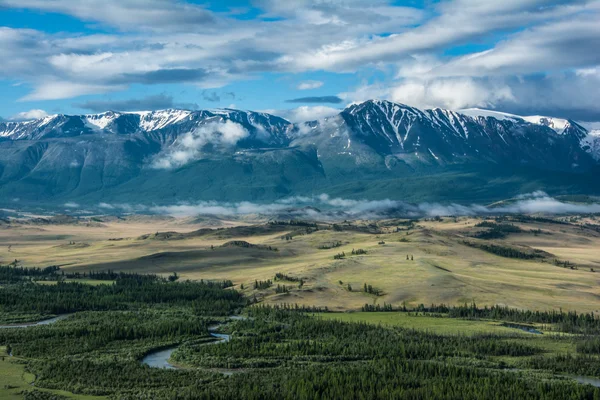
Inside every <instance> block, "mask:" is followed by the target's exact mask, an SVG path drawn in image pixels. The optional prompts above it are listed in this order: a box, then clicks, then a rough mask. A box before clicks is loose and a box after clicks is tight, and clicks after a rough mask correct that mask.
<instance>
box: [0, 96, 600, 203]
mask: <svg viewBox="0 0 600 400" xmlns="http://www.w3.org/2000/svg"><path fill="white" fill-rule="evenodd" d="M598 137H599V136H598V135H597V134H595V133H590V132H588V131H586V130H585V129H584V128H583V127H581V126H580V125H578V124H576V123H575V122H573V121H565V120H557V119H551V118H547V117H535V118H533V117H531V118H530V117H519V116H514V115H510V114H501V113H496V112H489V111H484V110H465V111H463V112H455V111H449V110H442V109H433V110H419V109H416V108H413V107H409V106H406V105H403V104H395V103H391V102H386V101H377V100H373V101H368V102H364V103H361V104H355V105H351V106H350V107H348V108H346V109H345V110H343V111H342V112H341V113H340V114H339V115H337V116H334V117H332V118H328V119H325V120H321V121H313V122H307V123H304V124H298V125H293V124H291V123H289V122H288V121H286V120H284V119H282V118H279V117H276V116H272V115H269V114H265V113H255V112H250V111H239V110H229V109H227V110H202V111H187V110H163V111H154V112H135V113H119V112H106V113H102V114H97V115H81V116H66V115H55V116H49V117H46V118H43V119H40V120H36V121H26V122H0V196H1V199H3V200H2V201H0V202H2V203H3V204H7V203H11V202H12V200H13V199H17V198H18V199H19V201H20V202H23V203H24V204H61V202H63V203H64V202H66V201H77V202H80V203H82V204H91V205H92V204H98V202H113V203H143V204H147V203H161V204H164V203H166V204H174V203H177V202H180V201H197V200H230V201H233V200H236V201H241V200H254V201H270V200H273V199H277V198H282V197H287V196H293V195H306V194H308V193H316V194H318V193H323V192H327V193H330V194H332V195H340V196H345V197H370V198H387V197H393V198H406V199H408V198H413V199H427V200H435V201H439V200H451V199H457V198H463V197H464V198H468V196H469V195H470V196H471V198H470V199H471V200H472V201H475V200H477V199H478V198H481V199H494V198H501V197H506V194H507V193H505V192H512V193H518V192H519V191H523V190H529V189H532V190H537V189H545V190H550V191H552V190H555V191H560V192H576V193H589V194H596V193H598V190H599V184H598V182H597V181H598V180H597V179H595V178H594V175H593V174H594V173H595V172H596V171H597V168H598V165H599V160H600V157H598V156H597V155H598V154H600V144H599V143H600V140H598ZM458 191H460V193H458ZM469 192H470V194H469Z"/></svg>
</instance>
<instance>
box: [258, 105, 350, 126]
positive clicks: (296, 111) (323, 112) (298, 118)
mask: <svg viewBox="0 0 600 400" xmlns="http://www.w3.org/2000/svg"><path fill="white" fill-rule="evenodd" d="M340 111H342V110H341V109H339V108H333V107H327V106H300V107H297V108H293V109H289V110H267V111H266V112H268V113H269V114H273V115H278V116H280V117H282V118H285V119H286V120H288V121H290V122H294V123H300V122H306V121H316V120H320V119H323V118H328V117H332V116H334V115H337V114H339V113H340Z"/></svg>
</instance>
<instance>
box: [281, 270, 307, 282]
mask: <svg viewBox="0 0 600 400" xmlns="http://www.w3.org/2000/svg"><path fill="white" fill-rule="evenodd" d="M275 280H276V281H288V282H300V281H301V280H302V278H297V277H295V276H290V275H286V274H282V273H281V272H277V273H276V274H275Z"/></svg>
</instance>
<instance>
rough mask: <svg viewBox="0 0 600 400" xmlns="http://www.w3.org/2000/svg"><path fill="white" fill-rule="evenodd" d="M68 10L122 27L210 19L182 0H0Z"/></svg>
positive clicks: (178, 25) (183, 25)
mask: <svg viewBox="0 0 600 400" xmlns="http://www.w3.org/2000/svg"><path fill="white" fill-rule="evenodd" d="M1 6H4V7H11V8H21V9H24V8H33V9H37V10H43V11H48V12H58V13H64V14H70V15H73V16H75V17H77V18H80V19H82V20H84V21H97V22H100V23H104V24H107V25H111V26H116V27H117V28H120V29H122V30H126V31H130V30H135V29H140V28H142V29H148V30H164V29H169V30H174V29H175V30H184V31H186V30H189V29H190V28H194V27H195V26H198V25H203V24H204V25H206V24H210V23H211V22H213V18H212V15H211V13H210V12H208V11H207V10H205V9H204V8H202V7H201V6H197V5H192V4H189V3H185V2H183V1H177V0H176V1H171V0H169V1H164V0H119V1H111V0H81V1H72V0H0V7H1Z"/></svg>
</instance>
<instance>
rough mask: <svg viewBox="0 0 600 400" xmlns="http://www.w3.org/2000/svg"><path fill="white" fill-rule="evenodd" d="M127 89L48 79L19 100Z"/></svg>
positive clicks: (54, 98)
mask: <svg viewBox="0 0 600 400" xmlns="http://www.w3.org/2000/svg"><path fill="white" fill-rule="evenodd" d="M123 89H125V87H124V86H122V85H121V86H110V85H94V84H87V83H74V82H65V81H62V82H61V81H46V82H42V83H40V84H39V85H38V86H37V87H36V88H35V90H34V91H33V92H32V93H30V94H28V95H26V96H24V97H22V98H20V99H19V101H33V100H57V99H70V98H74V97H78V96H83V95H87V94H95V93H108V92H113V91H117V90H123Z"/></svg>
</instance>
